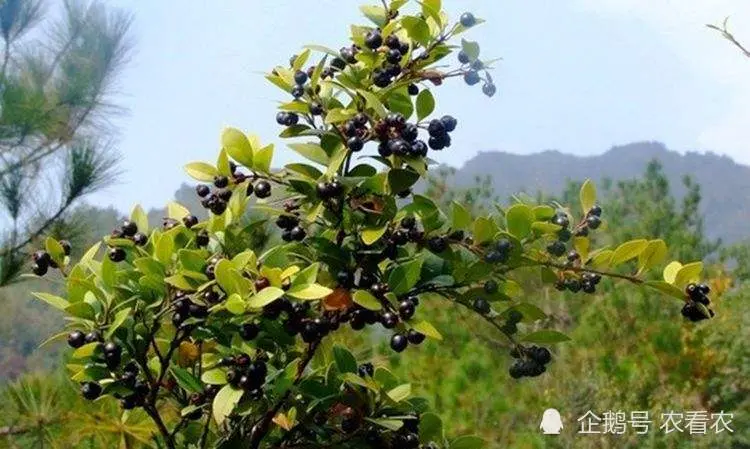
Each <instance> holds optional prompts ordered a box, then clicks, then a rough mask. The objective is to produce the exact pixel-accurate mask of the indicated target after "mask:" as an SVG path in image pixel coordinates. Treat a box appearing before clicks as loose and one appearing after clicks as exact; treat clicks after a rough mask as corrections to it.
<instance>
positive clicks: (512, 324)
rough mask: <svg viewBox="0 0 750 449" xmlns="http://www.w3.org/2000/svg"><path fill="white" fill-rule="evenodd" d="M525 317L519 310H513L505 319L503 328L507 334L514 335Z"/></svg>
mask: <svg viewBox="0 0 750 449" xmlns="http://www.w3.org/2000/svg"><path fill="white" fill-rule="evenodd" d="M522 319H523V314H522V313H521V312H519V311H518V310H511V311H510V312H509V313H508V317H507V318H506V320H505V324H503V326H502V328H501V330H502V332H503V333H505V334H506V335H513V334H515V333H516V332H518V323H520V322H521V320H522Z"/></svg>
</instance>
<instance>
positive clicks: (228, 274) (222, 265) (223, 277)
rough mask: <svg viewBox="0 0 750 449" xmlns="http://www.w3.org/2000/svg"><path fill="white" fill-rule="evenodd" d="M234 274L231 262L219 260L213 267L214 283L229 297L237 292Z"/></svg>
mask: <svg viewBox="0 0 750 449" xmlns="http://www.w3.org/2000/svg"><path fill="white" fill-rule="evenodd" d="M234 274H235V270H234V266H233V265H232V262H230V261H229V260H227V259H221V260H219V262H218V263H217V264H216V266H215V267H214V275H215V277H216V283H218V284H219V286H220V287H221V289H222V290H224V291H225V292H226V293H228V294H230V295H231V294H232V293H238V292H239V286H238V285H237V281H236V279H235V276H234Z"/></svg>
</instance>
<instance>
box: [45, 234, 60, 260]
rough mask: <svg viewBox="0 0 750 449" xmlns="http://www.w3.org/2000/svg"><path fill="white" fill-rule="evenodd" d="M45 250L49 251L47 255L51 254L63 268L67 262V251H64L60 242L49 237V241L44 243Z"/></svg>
mask: <svg viewBox="0 0 750 449" xmlns="http://www.w3.org/2000/svg"><path fill="white" fill-rule="evenodd" d="M44 249H46V250H47V253H49V256H50V257H51V258H52V260H54V261H55V262H57V264H58V265H60V266H62V265H63V261H64V260H65V250H64V249H63V247H62V245H61V244H60V242H58V241H57V240H55V239H53V238H52V237H47V239H46V240H45V241H44Z"/></svg>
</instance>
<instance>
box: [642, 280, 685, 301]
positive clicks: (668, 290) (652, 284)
mask: <svg viewBox="0 0 750 449" xmlns="http://www.w3.org/2000/svg"><path fill="white" fill-rule="evenodd" d="M643 285H645V286H646V287H649V288H653V289H655V290H659V291H660V292H662V293H664V294H666V295H669V296H671V297H673V298H677V299H680V300H684V299H685V293H684V292H683V291H682V290H680V289H679V288H677V287H675V286H674V285H672V284H670V283H668V282H664V281H646V282H645V283H644V284H643Z"/></svg>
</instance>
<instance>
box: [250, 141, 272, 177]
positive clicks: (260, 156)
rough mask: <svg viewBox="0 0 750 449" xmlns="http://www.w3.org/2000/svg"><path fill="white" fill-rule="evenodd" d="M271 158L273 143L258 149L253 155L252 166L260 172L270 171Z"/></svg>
mask: <svg viewBox="0 0 750 449" xmlns="http://www.w3.org/2000/svg"><path fill="white" fill-rule="evenodd" d="M272 160H273V144H272V143H271V144H268V145H266V146H264V147H263V148H261V149H260V150H258V151H257V152H256V153H255V155H254V157H253V168H255V170H257V171H259V172H261V173H270V172H271V161H272Z"/></svg>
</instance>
